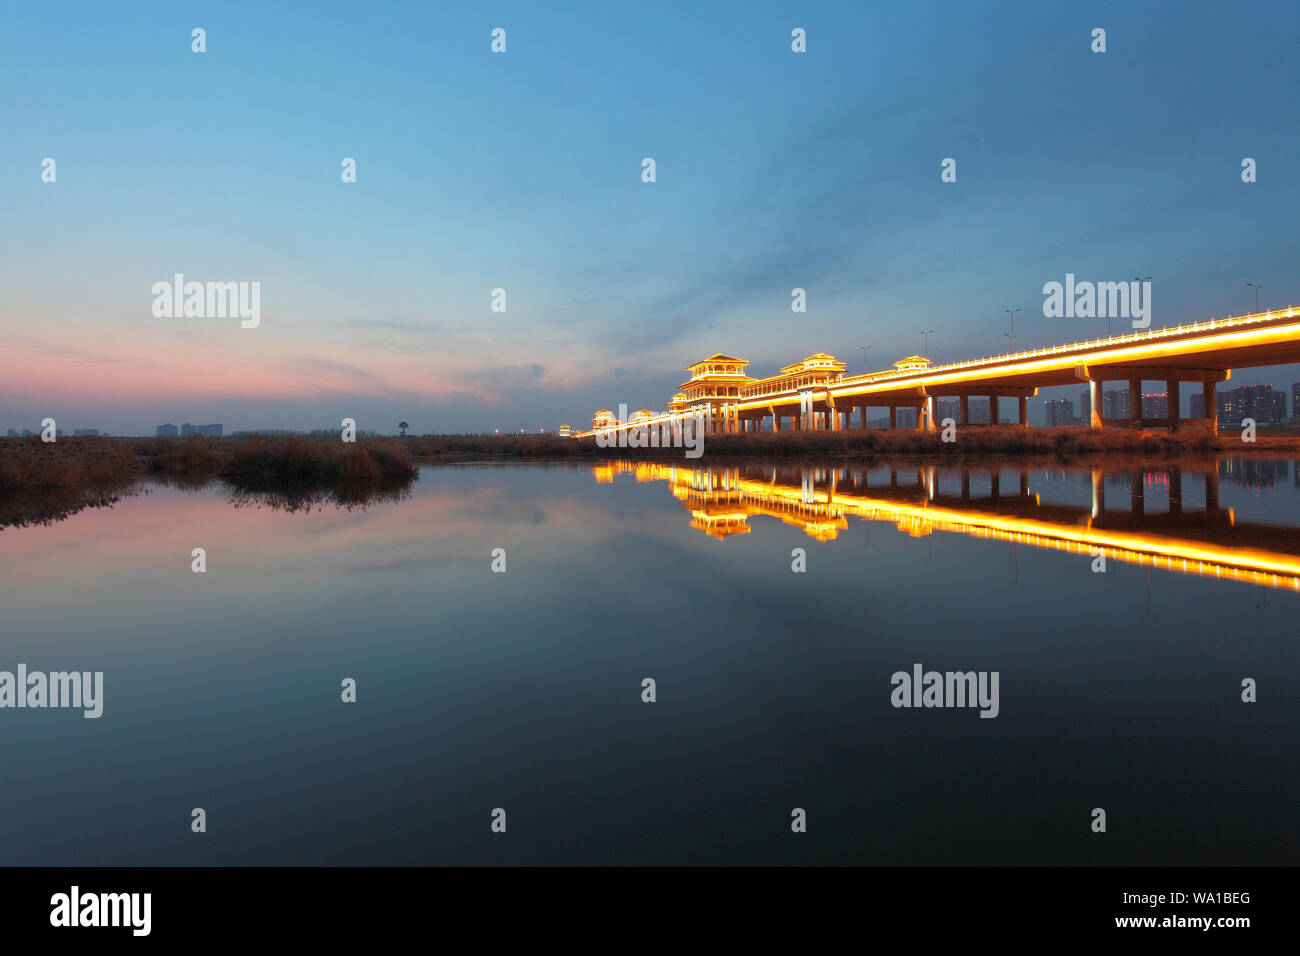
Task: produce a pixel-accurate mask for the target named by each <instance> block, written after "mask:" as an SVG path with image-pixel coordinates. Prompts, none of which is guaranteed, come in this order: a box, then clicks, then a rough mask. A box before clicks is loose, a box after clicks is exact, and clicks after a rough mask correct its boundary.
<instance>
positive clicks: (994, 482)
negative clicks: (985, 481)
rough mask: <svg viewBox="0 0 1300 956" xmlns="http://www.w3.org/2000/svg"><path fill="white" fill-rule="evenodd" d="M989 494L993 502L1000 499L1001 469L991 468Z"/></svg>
mask: <svg viewBox="0 0 1300 956" xmlns="http://www.w3.org/2000/svg"><path fill="white" fill-rule="evenodd" d="M989 494H991V495H992V496H993V500H994V501H996V500H997V499H998V498H1001V497H1002V469H1001V468H993V469H992V470H991V471H990V472H989Z"/></svg>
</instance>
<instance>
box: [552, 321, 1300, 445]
mask: <svg viewBox="0 0 1300 956" xmlns="http://www.w3.org/2000/svg"><path fill="white" fill-rule="evenodd" d="M1292 362H1300V311H1298V310H1297V309H1296V308H1295V307H1288V308H1286V309H1283V310H1270V311H1267V312H1259V313H1254V314H1251V315H1244V316H1236V317H1228V318H1223V319H1209V320H1207V321H1205V322H1193V323H1191V324H1190V325H1178V326H1172V327H1166V328H1161V329H1149V330H1135V331H1132V332H1127V333H1124V334H1121V335H1116V336H1109V337H1107V338H1104V339H1089V340H1086V341H1079V342H1071V343H1068V344H1064V345H1054V346H1050V347H1047V348H1036V349H1029V350H1027V351H1021V352H1014V353H1011V354H1007V355H996V356H988V357H985V358H978V359H970V360H966V361H960V362H950V363H946V364H941V365H935V364H933V363H932V362H931V361H930V360H929V359H928V358H924V357H922V356H910V357H909V358H907V359H903V360H902V361H900V362H898V363H895V366H894V368H892V369H887V370H884V371H879V372H869V373H866V374H863V375H846V374H845V369H846V366H845V364H844V363H843V362H840V361H838V360H837V359H835V357H834V356H832V355H827V354H826V353H823V352H818V353H816V354H814V355H810V356H808V357H807V358H806V359H803V360H802V361H800V362H796V363H795V364H793V365H788V366H786V367H785V368H782V369H781V370H780V372H778V373H777V374H776V375H773V376H769V377H767V378H752V377H750V376H749V375H748V374H746V372H745V368H746V366H748V365H749V362H747V361H746V360H744V359H738V358H733V357H731V356H727V355H722V354H718V355H714V356H712V357H711V358H708V359H705V360H703V361H702V362H697V363H696V364H695V365H692V366H690V368H689V369H688V371H689V372H690V373H691V378H690V379H689V380H688V381H687V382H685V383H683V385H682V386H681V390H680V391H679V392H678V393H677V394H676V395H674V396H673V397H672V399H671V400H670V401H669V403H668V409H667V411H664V412H658V411H651V410H648V409H642V410H640V411H639V412H637V413H636V414H635V415H633V416H631V417H630V418H628V419H626V420H624V419H622V418H619V417H616V416H614V414H613V413H612V412H610V411H609V410H607V409H602V410H601V411H599V412H597V413H596V416H595V417H594V418H593V420H592V428H591V429H590V430H587V431H583V432H579V433H578V434H577V435H576V436H575V437H578V438H589V437H592V436H595V435H597V434H601V433H603V434H605V435H611V434H614V433H617V432H619V431H627V430H632V429H654V428H663V429H668V428H674V429H675V428H680V427H682V426H683V424H684V423H686V422H688V421H689V420H690V419H692V418H693V419H694V420H696V421H698V422H701V423H702V427H703V429H704V431H705V433H710V434H724V433H731V434H734V433H745V432H758V431H782V430H783V429H787V428H788V429H792V430H796V431H798V430H806V429H811V430H821V429H828V430H831V431H836V430H839V429H847V428H851V427H852V414H853V412H854V410H857V411H858V412H859V416H860V417H859V426H860V427H863V428H865V427H866V426H867V409H868V408H881V409H888V412H889V425H890V427H891V428H892V427H896V426H897V421H898V415H897V413H898V409H899V408H911V409H915V410H916V418H917V425H916V427H917V428H919V429H922V430H931V431H932V430H934V428H935V427H936V426H935V402H936V400H937V399H939V398H945V397H953V398H957V399H958V409H959V415H958V418H957V420H956V421H957V424H961V425H965V424H969V423H970V411H969V407H970V406H969V403H970V398H971V397H972V396H978V397H986V398H988V399H989V408H990V415H989V420H990V421H991V422H996V421H997V420H998V416H997V409H998V402H999V400H1000V399H1002V398H1014V399H1016V400H1017V405H1018V415H1017V419H1016V421H1017V422H1019V423H1020V424H1021V425H1022V426H1024V427H1026V428H1027V427H1028V426H1029V418H1028V399H1029V398H1030V397H1031V396H1034V395H1037V394H1038V390H1039V389H1041V388H1051V387H1055V386H1061V385H1082V386H1083V387H1086V388H1087V389H1088V390H1089V403H1090V405H1091V414H1090V416H1089V417H1090V423H1091V425H1092V427H1093V428H1102V427H1104V426H1105V425H1107V424H1115V425H1123V426H1127V427H1143V428H1157V427H1164V428H1170V429H1176V428H1179V427H1181V426H1183V425H1185V424H1187V423H1189V421H1193V420H1188V419H1183V418H1182V417H1181V415H1180V399H1181V391H1180V389H1181V386H1182V384H1183V383H1185V382H1187V383H1192V384H1193V385H1199V386H1200V388H1201V391H1202V395H1203V403H1202V407H1203V409H1204V416H1203V418H1202V419H1201V422H1200V427H1206V428H1208V429H1209V430H1211V431H1215V432H1217V430H1218V401H1217V398H1216V386H1217V384H1218V383H1219V382H1224V381H1227V380H1228V378H1229V377H1230V376H1231V374H1232V370H1233V369H1234V368H1237V369H1240V368H1257V367H1263V366H1271V365H1285V364H1288V363H1292ZM1112 381H1120V382H1126V383H1127V385H1128V392H1129V405H1128V407H1129V409H1130V410H1131V412H1134V413H1135V414H1131V415H1130V417H1129V418H1127V419H1104V418H1103V416H1102V386H1103V384H1104V383H1105V382H1112ZM1144 381H1163V382H1164V383H1165V385H1166V391H1167V394H1168V400H1167V406H1168V413H1167V415H1166V416H1165V417H1162V418H1150V417H1145V418H1144V417H1142V401H1141V395H1142V383H1143V382H1144ZM656 444H657V442H656Z"/></svg>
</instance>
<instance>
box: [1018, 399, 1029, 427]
mask: <svg viewBox="0 0 1300 956" xmlns="http://www.w3.org/2000/svg"><path fill="white" fill-rule="evenodd" d="M1016 405H1017V406H1018V407H1017V408H1016V421H1017V422H1019V423H1020V427H1021V428H1028V427H1029V399H1028V397H1026V396H1024V395H1021V396H1020V398H1019V399H1018V400H1017V402H1016Z"/></svg>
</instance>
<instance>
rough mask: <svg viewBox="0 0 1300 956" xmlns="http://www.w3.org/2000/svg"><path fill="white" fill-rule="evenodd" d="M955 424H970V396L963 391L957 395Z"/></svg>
mask: <svg viewBox="0 0 1300 956" xmlns="http://www.w3.org/2000/svg"><path fill="white" fill-rule="evenodd" d="M957 424H958V425H969V424H970V396H969V395H967V394H966V393H965V392H962V393H961V395H959V396H957Z"/></svg>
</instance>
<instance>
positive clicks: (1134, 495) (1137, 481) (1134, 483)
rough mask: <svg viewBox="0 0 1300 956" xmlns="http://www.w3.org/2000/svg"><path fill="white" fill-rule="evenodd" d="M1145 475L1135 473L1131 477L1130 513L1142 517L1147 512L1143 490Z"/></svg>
mask: <svg viewBox="0 0 1300 956" xmlns="http://www.w3.org/2000/svg"><path fill="white" fill-rule="evenodd" d="M1143 477H1144V476H1143V473H1142V472H1140V471H1135V472H1133V473H1132V474H1131V475H1129V511H1131V512H1132V513H1133V514H1135V515H1140V514H1142V513H1143V512H1145V511H1146V498H1145V495H1144V491H1145V490H1146V489H1145V488H1143V486H1142V485H1143V482H1142V479H1143Z"/></svg>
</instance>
